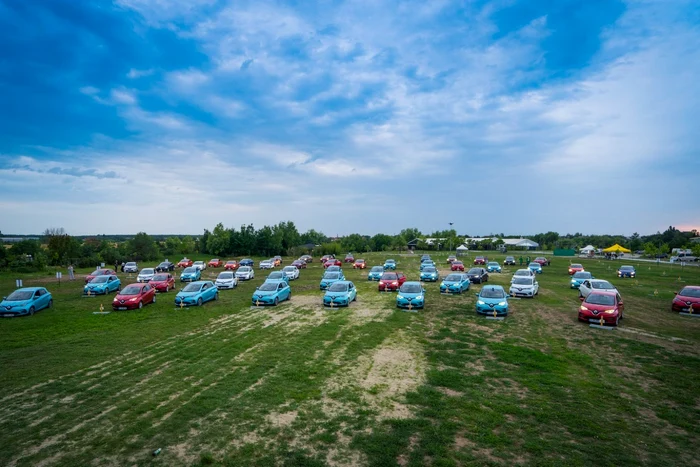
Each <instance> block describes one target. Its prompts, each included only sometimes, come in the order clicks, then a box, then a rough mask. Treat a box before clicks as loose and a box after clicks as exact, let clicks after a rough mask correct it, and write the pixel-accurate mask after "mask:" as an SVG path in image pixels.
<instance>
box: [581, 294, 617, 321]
mask: <svg viewBox="0 0 700 467" xmlns="http://www.w3.org/2000/svg"><path fill="white" fill-rule="evenodd" d="M624 317H625V304H624V303H623V302H622V297H621V296H620V294H619V293H617V292H598V291H595V292H591V293H589V294H588V296H587V297H586V298H585V299H584V300H583V302H582V303H581V306H580V307H579V309H578V320H579V321H584V322H586V323H592V324H600V325H601V326H603V325H606V324H609V325H611V326H617V323H618V322H619V321H620V320H621V319H622V318H624Z"/></svg>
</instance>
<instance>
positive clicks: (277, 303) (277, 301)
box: [275, 297, 280, 306]
mask: <svg viewBox="0 0 700 467" xmlns="http://www.w3.org/2000/svg"><path fill="white" fill-rule="evenodd" d="M279 303H280V299H279V298H277V297H275V306H277V305H279Z"/></svg>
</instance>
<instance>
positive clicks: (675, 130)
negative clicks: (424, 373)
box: [0, 0, 700, 235]
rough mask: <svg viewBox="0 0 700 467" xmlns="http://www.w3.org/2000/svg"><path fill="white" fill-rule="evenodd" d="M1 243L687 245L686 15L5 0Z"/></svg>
mask: <svg viewBox="0 0 700 467" xmlns="http://www.w3.org/2000/svg"><path fill="white" fill-rule="evenodd" d="M0 28H2V30H3V34H2V35H0V86H2V93H1V94H0V177H1V178H0V179H1V180H2V183H1V184H0V219H2V221H1V222H0V230H1V231H3V232H5V233H37V232H41V231H43V230H44V229H45V228H46V227H51V226H53V227H64V228H65V229H66V231H68V232H69V233H72V234H99V233H134V232H137V231H146V232H149V233H171V232H179V233H200V232H201V231H202V230H203V229H204V228H209V229H211V228H213V226H214V225H215V224H216V223H218V222H223V223H224V225H226V226H234V227H239V226H240V225H241V224H248V223H253V224H254V225H255V226H257V227H261V226H262V225H264V224H273V223H277V222H279V221H282V220H292V221H294V222H295V223H296V225H297V227H298V228H299V229H300V230H302V231H303V230H307V229H309V228H315V229H317V230H321V231H323V232H325V233H326V234H328V235H336V234H340V235H342V234H348V233H352V232H359V233H366V234H374V233H377V232H385V233H396V232H398V231H399V230H400V229H402V228H405V227H417V228H419V229H421V230H423V231H426V232H430V231H433V230H438V229H440V230H441V229H445V228H447V227H448V223H449V222H453V223H454V227H456V228H457V230H458V231H459V232H460V233H465V234H470V235H485V234H489V233H500V232H503V233H506V234H528V233H536V232H544V231H548V230H554V231H558V232H561V233H567V232H571V233H573V232H586V233H625V234H631V233H632V232H635V231H638V232H640V233H653V232H656V231H657V230H662V231H663V230H664V229H665V228H666V227H667V226H669V225H675V226H678V227H679V228H684V227H685V228H691V227H695V228H698V227H700V203H699V202H698V197H697V190H698V180H700V131H698V128H699V125H700V123H699V122H700V80H698V76H700V6H698V3H697V2H696V1H691V0H687V1H683V0H675V1H673V2H668V1H660V0H659V1H655V0H628V1H618V0H587V1H580V0H569V1H564V0H550V1H544V0H530V1H515V0H494V1H478V0H472V1H461V2H451V1H438V0H436V1H431V2H423V1H401V2H373V1H350V2H343V1H335V0H326V1H316V2H314V1H309V2H266V1H251V2H246V1H228V0H199V1H190V0H116V1H114V2H113V3H109V2H92V1H87V0H84V1H78V0H70V1H69V0H44V1H40V0H37V1H34V2H17V1H12V0H0Z"/></svg>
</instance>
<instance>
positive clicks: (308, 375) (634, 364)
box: [0, 253, 700, 466]
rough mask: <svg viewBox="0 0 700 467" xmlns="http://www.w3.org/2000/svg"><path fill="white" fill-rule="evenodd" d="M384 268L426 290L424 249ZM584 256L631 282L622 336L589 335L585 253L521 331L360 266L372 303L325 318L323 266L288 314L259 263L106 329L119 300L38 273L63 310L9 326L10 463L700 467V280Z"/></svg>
mask: <svg viewBox="0 0 700 467" xmlns="http://www.w3.org/2000/svg"><path fill="white" fill-rule="evenodd" d="M517 256H519V254H516V257H517ZM365 257H366V258H367V259H368V263H369V264H370V265H374V264H381V263H382V262H383V260H384V259H386V258H389V257H394V258H396V259H397V260H398V263H399V267H398V270H400V271H403V272H405V273H406V274H407V275H408V277H409V279H414V280H415V279H417V278H418V264H419V257H420V255H419V254H417V255H413V256H398V255H392V254H368V255H366V256H365ZM504 257H505V255H501V254H499V255H496V256H493V257H492V259H495V260H498V261H499V262H502V261H503V258H504ZM170 259H171V260H177V259H179V258H170ZM193 259H208V258H203V257H199V258H193ZM259 259H260V258H256V266H257V261H258V260H259ZM433 259H435V260H436V262H438V265H439V266H440V268H441V269H443V276H444V275H445V273H446V272H447V271H446V263H445V256H444V255H441V256H437V255H434V254H433ZM468 259H469V260H471V259H473V253H472V255H471V256H470V257H469V258H468ZM572 260H573V261H575V262H582V263H583V264H584V266H585V267H586V268H587V270H589V271H591V272H593V274H594V275H595V276H596V277H597V278H603V279H609V280H610V281H611V282H613V283H614V284H615V285H616V286H617V287H618V288H619V289H620V291H621V293H622V295H623V297H624V298H625V304H626V312H625V315H626V317H625V319H624V320H623V322H622V323H621V326H620V327H619V329H617V330H614V331H605V330H595V329H591V328H589V327H588V326H587V325H585V324H583V323H579V322H577V320H576V310H577V307H578V304H579V301H578V298H577V297H578V292H577V291H575V290H572V289H570V288H569V276H568V274H567V272H566V268H567V265H568V264H569V259H568V258H556V257H555V258H552V265H551V266H548V267H545V269H544V273H543V274H542V275H541V276H540V277H539V281H540V285H541V290H540V296H539V297H537V298H535V299H532V300H525V299H523V300H514V299H512V300H511V314H510V316H509V318H507V320H506V321H504V322H493V321H486V320H485V319H483V318H481V317H477V316H476V315H475V312H474V306H475V299H476V297H475V296H474V293H473V292H475V291H478V290H479V289H480V288H481V286H479V285H477V286H472V289H471V290H470V293H467V294H463V295H459V296H442V295H440V294H439V293H438V284H433V283H430V284H427V285H426V288H427V290H428V293H427V305H426V309H425V310H424V311H420V312H418V313H407V312H403V311H398V310H397V309H396V308H395V306H394V303H395V294H392V293H385V294H384V293H379V292H377V289H376V282H368V281H367V280H366V271H353V270H352V268H348V267H347V266H346V267H345V268H344V269H345V274H346V276H347V277H348V279H350V280H353V281H354V282H355V284H357V285H358V287H359V296H358V301H357V302H356V303H354V304H352V306H350V307H349V308H346V309H340V310H338V309H327V308H326V309H324V308H323V307H322V306H321V296H322V293H321V292H320V291H319V290H318V282H319V280H320V278H321V274H322V271H321V269H322V268H321V266H320V265H319V263H318V262H315V263H312V265H310V267H309V268H308V269H306V270H302V271H301V278H300V279H299V280H297V281H295V282H293V283H292V291H293V297H292V300H291V302H285V303H283V304H280V306H278V307H268V308H255V307H251V306H250V297H251V294H252V292H253V290H254V289H255V287H256V285H259V284H260V283H262V281H263V279H264V277H265V276H266V274H267V272H265V271H260V270H258V269H256V279H255V280H253V281H250V282H247V283H242V284H241V285H240V286H239V287H238V289H236V290H233V291H222V292H221V294H220V297H221V298H220V300H219V301H218V302H215V303H208V304H206V305H204V306H203V307H201V308H190V309H184V310H181V309H176V308H175V306H174V304H173V298H174V296H175V292H169V293H168V294H160V295H159V296H158V301H157V303H156V304H155V305H152V306H151V305H149V306H147V307H145V308H144V309H143V310H141V311H129V312H115V313H112V314H109V315H105V316H99V315H93V314H92V312H93V311H97V310H98V308H99V305H100V303H103V304H104V305H105V307H106V308H107V309H109V308H110V304H111V296H110V297H109V298H107V299H104V298H82V297H81V290H82V286H83V281H82V280H78V281H76V282H73V283H68V282H66V281H65V280H64V281H63V282H62V284H61V285H60V287H59V285H58V284H57V283H56V281H55V278H54V272H53V271H49V272H47V273H45V274H43V275H23V276H22V279H23V280H24V282H25V285H45V286H46V287H48V288H49V290H50V291H51V292H52V293H53V294H54V300H55V307H54V308H53V309H52V310H45V311H41V312H38V313H37V314H36V315H35V316H33V317H24V318H15V319H2V320H0V362H1V365H0V370H1V371H0V387H2V393H0V436H1V437H2V444H1V445H0V465H18V466H22V465H67V466H75V465H133V464H136V465H145V464H148V465H151V464H154V465H168V466H172V465H192V464H195V465H199V464H202V465H207V464H224V465H250V464H257V465H270V464H278V465H310V466H313V465H337V466H340V465H426V464H428V465H444V466H449V465H474V464H476V465H529V464H538V465H552V466H558V465H580V466H588V465H664V466H673V465H678V466H689V465H700V448H699V447H698V446H700V445H699V444H698V440H699V439H700V437H699V436H700V423H699V420H700V346H699V344H700V318H684V317H680V316H679V315H678V314H675V313H672V312H671V311H670V302H671V299H672V297H673V293H674V292H675V291H678V290H679V289H680V288H681V287H682V286H683V285H685V284H696V285H700V269H699V268H685V269H681V268H680V266H671V265H655V264H645V263H638V264H637V267H638V273H639V274H638V279H637V280H631V279H625V280H620V279H617V278H616V276H615V274H614V273H615V268H616V267H617V266H618V265H620V264H622V263H623V262H624V261H615V262H611V261H604V260H597V259H595V260H586V259H579V258H572ZM290 261H291V259H290V258H285V264H289V262H290ZM316 261H318V259H316ZM141 266H142V267H143V266H147V265H141ZM515 269H516V268H510V269H509V270H508V269H507V270H505V271H504V273H502V274H500V275H499V274H492V275H491V281H490V283H496V284H502V285H506V284H508V283H509V282H510V276H511V274H512V272H513V271H514V270H515ZM64 272H65V271H64ZM87 272H89V271H88V270H83V271H78V274H84V273H87ZM217 272H218V270H217ZM120 277H121V278H122V282H123V283H124V282H126V280H127V276H126V275H125V274H122V273H120ZM133 277H134V280H135V276H133ZM213 277H215V276H214V272H212V271H211V270H209V269H208V270H206V271H205V273H204V278H207V279H209V278H212V279H213ZM16 278H17V277H16V275H13V274H3V275H0V294H1V295H3V296H4V295H7V294H9V293H10V292H11V290H12V289H13V288H14V279H16ZM655 292H656V294H655ZM158 448H160V449H161V451H160V454H159V455H158V456H157V457H154V456H153V455H152V452H153V451H154V450H156V449H158Z"/></svg>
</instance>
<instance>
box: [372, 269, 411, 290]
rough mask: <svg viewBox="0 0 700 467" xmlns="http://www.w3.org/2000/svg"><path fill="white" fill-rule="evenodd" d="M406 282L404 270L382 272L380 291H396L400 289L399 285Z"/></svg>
mask: <svg viewBox="0 0 700 467" xmlns="http://www.w3.org/2000/svg"><path fill="white" fill-rule="evenodd" d="M404 282H406V276H405V275H404V273H402V272H393V271H390V272H385V273H384V274H382V277H381V278H380V279H379V286H378V287H379V291H380V292H387V291H392V292H394V291H396V290H399V287H401V286H402V285H403V283H404Z"/></svg>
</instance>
